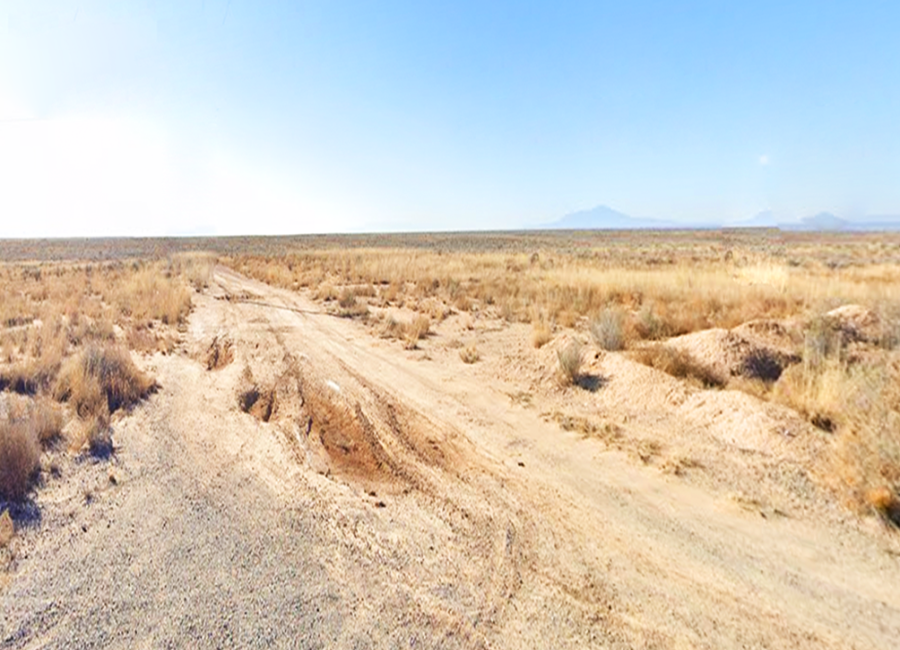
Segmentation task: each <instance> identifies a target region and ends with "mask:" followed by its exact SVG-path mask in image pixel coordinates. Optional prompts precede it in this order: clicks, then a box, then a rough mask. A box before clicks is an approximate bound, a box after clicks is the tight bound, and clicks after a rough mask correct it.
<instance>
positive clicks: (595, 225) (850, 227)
mask: <svg viewBox="0 0 900 650" xmlns="http://www.w3.org/2000/svg"><path fill="white" fill-rule="evenodd" d="M536 228H539V229H547V230H641V229H656V230H674V229H682V228H683V229H697V230H700V229H707V228H712V229H718V228H777V229H779V230H784V231H799V232H804V231H805V232H833V231H851V232H872V231H881V230H897V231H900V215H872V216H867V217H862V218H858V219H853V220H850V219H843V218H841V217H838V216H837V215H835V214H832V213H831V212H819V213H818V214H814V215H811V216H808V217H804V218H802V219H799V220H798V219H791V218H786V217H784V216H782V215H779V214H777V213H775V212H773V211H772V210H765V211H763V212H759V213H757V214H755V215H754V216H752V217H750V218H749V219H742V220H739V221H731V222H728V223H722V222H703V221H690V222H677V221H667V220H663V219H646V218H639V217H632V216H629V215H627V214H625V213H624V212H619V211H618V210H614V209H612V208H610V207H609V206H606V205H598V206H597V207H596V208H591V209H590V210H580V211H579V212H572V213H570V214H567V215H565V216H564V217H562V218H560V219H557V220H556V221H552V222H550V223H545V224H542V225H538V226H536Z"/></svg>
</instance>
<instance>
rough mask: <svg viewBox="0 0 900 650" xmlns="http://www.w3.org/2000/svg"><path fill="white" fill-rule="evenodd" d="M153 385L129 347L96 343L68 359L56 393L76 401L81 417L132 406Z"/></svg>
mask: <svg viewBox="0 0 900 650" xmlns="http://www.w3.org/2000/svg"><path fill="white" fill-rule="evenodd" d="M153 387H154V383H153V381H152V380H151V379H150V378H149V377H147V376H146V375H144V373H142V372H141V371H140V370H138V368H137V366H135V365H134V362H133V361H132V360H131V355H130V354H129V352H128V351H127V350H125V349H124V348H122V347H119V346H115V345H97V344H92V345H89V346H88V347H86V348H85V349H83V350H81V351H80V352H79V353H78V354H76V355H75V356H73V357H71V358H69V359H68V360H67V362H66V364H65V365H64V366H63V368H62V370H61V371H60V374H59V378H58V379H57V384H56V391H55V394H56V397H57V399H59V400H60V401H64V402H69V403H70V404H72V406H73V407H74V408H75V410H76V411H77V412H78V414H79V415H80V416H81V417H90V416H95V415H99V414H102V413H114V412H115V411H117V410H118V409H120V408H128V407H130V406H132V405H134V404H136V403H137V402H138V401H140V400H141V399H143V398H144V397H146V396H147V395H148V393H149V392H150V391H151V390H152V389H153Z"/></svg>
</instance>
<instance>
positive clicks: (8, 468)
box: [0, 421, 41, 501]
mask: <svg viewBox="0 0 900 650" xmlns="http://www.w3.org/2000/svg"><path fill="white" fill-rule="evenodd" d="M40 458H41V448H40V445H39V444H38V438H37V435H35V432H34V430H33V428H32V427H30V426H29V423H28V422H23V421H6V422H0V499H3V500H9V501H19V500H21V499H23V498H24V497H25V495H26V494H27V493H28V490H29V488H30V487H31V482H32V480H33V478H34V476H35V474H36V473H37V471H38V463H39V462H40Z"/></svg>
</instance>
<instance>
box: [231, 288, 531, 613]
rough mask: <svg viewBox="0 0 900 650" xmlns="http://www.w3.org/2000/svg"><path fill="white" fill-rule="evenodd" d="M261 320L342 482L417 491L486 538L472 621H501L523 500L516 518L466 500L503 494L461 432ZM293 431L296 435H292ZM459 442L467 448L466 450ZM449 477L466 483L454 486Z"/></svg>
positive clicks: (512, 584) (512, 585) (511, 589)
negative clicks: (325, 416)
mask: <svg viewBox="0 0 900 650" xmlns="http://www.w3.org/2000/svg"><path fill="white" fill-rule="evenodd" d="M226 291H227V289H226ZM226 295H228V294H227V293H226ZM230 302H232V303H234V302H237V301H235V300H232V301H230ZM244 304H252V305H253V306H256V307H260V306H262V307H274V308H276V309H283V310H284V311H286V312H290V313H295V314H301V315H305V314H307V313H309V312H310V310H300V309H290V308H287V307H281V306H279V305H276V304H273V303H271V302H267V303H261V302H260V301H253V302H252V303H244ZM257 318H258V319H259V321H261V322H260V324H261V325H263V327H264V329H265V330H266V331H267V332H268V333H269V334H270V335H271V336H272V338H273V339H274V340H275V341H276V343H277V346H278V347H279V348H280V350H281V354H282V359H283V362H284V364H285V366H286V369H285V370H284V371H283V372H281V374H280V375H278V379H276V381H275V385H276V386H278V385H280V384H281V383H283V382H284V381H285V380H286V379H289V380H294V381H296V383H297V385H298V387H299V390H298V392H299V395H297V399H299V402H300V412H301V413H302V414H303V416H302V417H305V418H307V424H306V425H305V429H306V432H307V439H309V438H310V437H314V438H317V439H318V441H319V442H320V443H321V445H322V447H323V449H324V451H325V452H326V454H327V456H328V458H329V461H330V467H329V470H330V472H331V473H333V474H334V475H335V476H336V477H340V478H341V479H343V480H348V481H350V482H354V483H358V484H361V485H362V486H363V487H364V488H365V489H366V490H375V489H377V490H379V491H380V492H383V491H385V490H388V491H390V490H400V491H402V492H410V491H412V492H414V493H415V494H416V495H417V496H416V498H417V499H418V500H420V501H421V500H424V501H425V502H426V503H428V504H429V507H430V508H431V509H432V510H433V511H435V512H438V513H443V515H444V516H445V517H446V518H447V523H448V525H449V526H450V527H451V529H453V530H454V532H455V534H457V535H459V536H461V537H469V538H474V539H481V540H483V541H482V542H480V543H479V545H478V546H477V547H476V548H473V551H475V555H474V556H473V558H472V560H473V561H482V562H484V564H485V569H484V571H483V573H484V575H485V576H486V577H485V578H484V579H483V581H482V584H481V586H480V588H479V590H480V592H481V594H482V598H481V600H482V603H481V605H479V606H478V608H477V609H478V610H479V613H478V614H477V615H475V617H474V619H473V620H474V621H475V623H476V624H477V623H478V622H481V621H492V622H493V621H497V620H498V619H500V618H501V617H502V613H503V611H504V609H505V607H506V606H507V604H508V603H509V601H510V600H512V598H513V597H514V596H515V593H516V590H517V588H518V586H519V584H520V583H521V577H520V569H519V564H520V562H521V557H522V556H523V555H524V554H525V550H524V548H523V545H522V542H521V541H520V540H521V536H520V534H519V533H518V531H519V530H520V529H521V528H522V527H523V523H522V521H521V519H522V517H523V511H522V509H521V508H518V507H517V506H516V507H515V509H516V510H517V512H516V514H515V516H514V517H512V516H509V514H508V512H509V511H512V509H513V507H514V506H512V505H511V504H509V503H506V504H504V506H503V507H498V506H497V505H496V504H495V505H494V507H493V513H492V514H488V515H486V514H485V513H484V512H480V511H479V509H473V508H470V507H465V506H463V505H460V503H477V502H479V501H480V502H488V501H489V500H491V499H494V500H496V496H497V495H498V494H501V495H502V492H498V491H497V490H496V489H494V488H496V486H495V485H490V486H487V487H485V486H477V485H473V484H472V483H471V482H470V481H468V480H467V479H466V478H465V476H466V474H467V473H472V472H473V471H475V466H476V465H483V462H482V461H481V460H480V459H479V457H478V456H477V454H475V453H474V449H473V448H472V447H471V444H470V443H468V441H467V439H466V438H465V437H464V436H462V435H461V434H460V433H459V432H458V431H454V430H448V429H449V427H448V426H447V424H446V423H441V424H438V423H436V422H435V421H433V420H432V419H430V418H427V417H426V416H424V415H423V414H422V413H420V412H418V411H415V410H413V409H410V408H409V407H406V406H404V405H403V404H401V403H400V402H399V400H397V398H396V397H394V396H392V395H391V394H390V393H389V392H388V391H387V390H385V389H383V388H380V387H378V386H376V385H375V384H374V383H373V382H372V381H370V380H368V379H367V378H365V377H364V376H363V375H362V374H361V373H359V372H357V371H355V370H354V369H353V368H351V367H350V366H349V365H348V364H346V363H345V362H344V361H343V360H342V359H340V358H338V357H330V358H328V359H327V360H323V359H322V356H325V357H329V356H330V355H328V353H327V352H324V353H320V354H319V355H318V358H317V360H316V362H315V363H313V362H312V361H309V360H308V359H309V357H308V355H307V353H306V352H304V353H302V357H303V360H302V362H301V360H299V359H298V357H297V356H295V355H296V351H295V350H293V349H292V348H291V347H290V346H289V345H288V343H287V342H286V340H285V337H284V332H285V331H286V328H284V327H279V326H276V325H275V324H274V323H273V322H272V321H271V320H269V319H268V318H267V317H266V316H265V315H258V316H257ZM316 366H325V367H330V368H332V371H331V374H329V375H328V376H329V377H331V378H332V379H325V377H324V375H322V374H321V370H319V371H318V376H317V370H316ZM335 379H337V380H338V382H339V384H340V391H335V390H330V391H329V390H327V389H326V388H323V385H324V384H325V383H326V382H327V381H332V382H334V381H335ZM313 396H315V397H313ZM279 406H280V405H279ZM323 412H330V413H334V412H338V413H341V414H343V417H340V418H337V420H338V421H337V422H331V423H326V425H325V426H324V427H323V426H322V425H321V424H319V422H320V420H321V419H322V413H323ZM302 417H301V420H302ZM277 419H278V418H277V417H276V418H275V420H276V421H277ZM332 419H335V418H332ZM328 424H338V425H340V431H339V432H335V431H334V430H333V429H332V428H331V427H329V426H328ZM302 428H304V427H301V429H302ZM336 436H342V437H343V438H344V442H340V443H337V442H336V441H335V437H336ZM286 437H287V438H288V439H291V436H286ZM466 443H468V444H466ZM460 445H463V446H464V447H467V448H466V449H465V450H464V449H463V448H461V447H460ZM303 456H304V455H303V454H302V453H296V452H295V454H294V457H295V458H302V457H303ZM463 468H465V470H464V469H463ZM479 471H481V472H482V473H484V474H485V475H490V474H491V471H496V468H494V470H491V468H487V467H481V468H480V469H479ZM450 481H452V482H455V483H458V484H459V485H457V486H450V485H448V482H450ZM461 488H462V489H465V490H466V491H467V492H469V493H470V494H468V495H467V497H466V498H464V499H458V498H453V492H454V491H458V490H459V489H461ZM459 522H464V524H462V525H461V524H460V523H459ZM473 533H476V534H475V535H473ZM478 558H482V560H478Z"/></svg>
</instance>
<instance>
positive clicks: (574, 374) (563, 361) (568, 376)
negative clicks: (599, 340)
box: [556, 340, 584, 386]
mask: <svg viewBox="0 0 900 650" xmlns="http://www.w3.org/2000/svg"><path fill="white" fill-rule="evenodd" d="M583 352H584V345H583V344H582V343H581V342H580V341H577V340H573V341H570V342H569V344H568V345H566V347H564V348H562V349H560V350H557V351H556V358H557V360H558V361H559V373H560V378H561V380H562V382H563V384H564V385H566V386H571V385H575V384H577V383H578V381H579V380H580V379H581V364H582V361H583Z"/></svg>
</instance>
